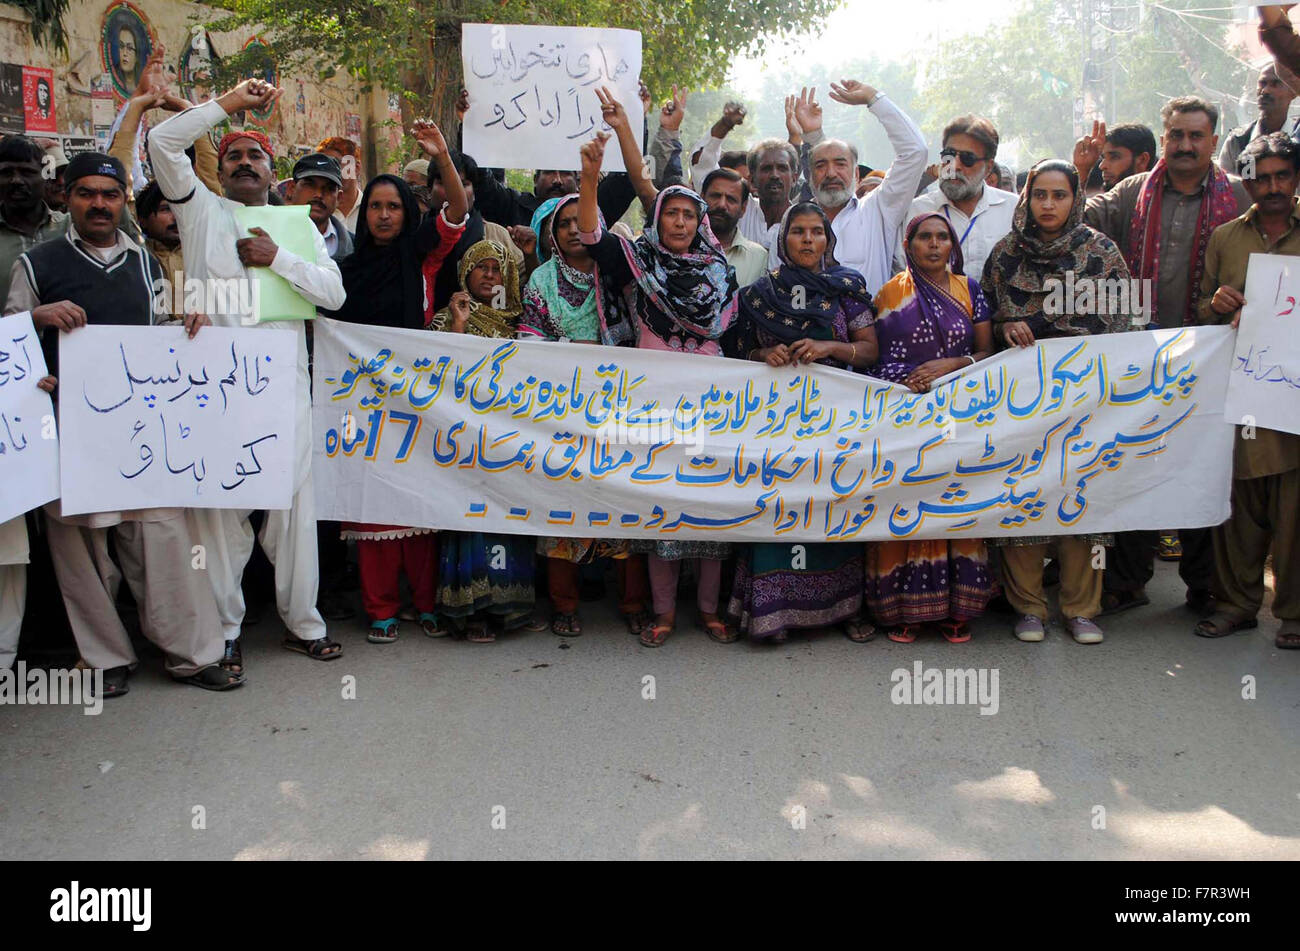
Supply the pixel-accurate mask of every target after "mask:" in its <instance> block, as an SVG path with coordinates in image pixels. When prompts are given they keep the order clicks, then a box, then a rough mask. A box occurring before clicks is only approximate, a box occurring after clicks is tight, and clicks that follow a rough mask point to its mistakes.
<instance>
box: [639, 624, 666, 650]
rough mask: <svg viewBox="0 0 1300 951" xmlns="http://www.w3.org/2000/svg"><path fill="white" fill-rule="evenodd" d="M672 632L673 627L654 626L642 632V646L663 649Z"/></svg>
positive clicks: (664, 625)
mask: <svg viewBox="0 0 1300 951" xmlns="http://www.w3.org/2000/svg"><path fill="white" fill-rule="evenodd" d="M672 632H673V629H672V627H671V626H669V625H667V624H652V625H650V626H649V627H647V628H646V629H645V630H644V631H642V632H641V637H640V640H641V644H642V645H643V646H645V647H662V646H663V643H664V641H666V640H668V635H669V634H671V633H672Z"/></svg>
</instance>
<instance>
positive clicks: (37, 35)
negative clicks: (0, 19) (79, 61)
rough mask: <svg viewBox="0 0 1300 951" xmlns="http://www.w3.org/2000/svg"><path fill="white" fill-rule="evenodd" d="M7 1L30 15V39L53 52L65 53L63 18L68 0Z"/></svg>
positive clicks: (66, 43)
mask: <svg viewBox="0 0 1300 951" xmlns="http://www.w3.org/2000/svg"><path fill="white" fill-rule="evenodd" d="M9 2H11V3H12V4H13V5H14V6H15V7H18V8H19V9H20V10H25V11H26V12H27V13H28V14H29V15H30V16H31V18H32V39H34V40H35V41H36V42H37V43H39V44H41V45H42V46H47V47H49V48H51V49H53V50H54V51H55V52H58V53H62V54H63V55H65V56H66V55H67V52H68V34H67V31H66V30H65V29H64V26H63V18H64V17H65V16H67V13H68V2H69V0H9Z"/></svg>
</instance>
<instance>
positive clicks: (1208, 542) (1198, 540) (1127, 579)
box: [1102, 528, 1214, 593]
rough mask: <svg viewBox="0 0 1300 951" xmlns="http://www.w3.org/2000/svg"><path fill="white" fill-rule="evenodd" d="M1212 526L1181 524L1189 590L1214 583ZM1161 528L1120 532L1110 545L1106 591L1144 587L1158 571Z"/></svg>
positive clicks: (1182, 571)
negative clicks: (1157, 559)
mask: <svg viewBox="0 0 1300 951" xmlns="http://www.w3.org/2000/svg"><path fill="white" fill-rule="evenodd" d="M1211 531H1212V530H1211V529H1208V528H1180V529H1179V530H1178V540H1179V541H1180V542H1181V543H1182V546H1183V556H1182V558H1180V559H1179V560H1178V574H1179V576H1180V577H1181V578H1182V579H1183V583H1184V584H1185V585H1187V589H1188V590H1189V591H1192V590H1201V591H1205V590H1208V589H1210V588H1211V587H1213V584H1214V540H1213V535H1212V534H1211ZM1159 541H1160V533H1159V532H1147V531H1143V532H1118V533H1116V535H1115V544H1114V545H1112V546H1111V547H1110V548H1108V549H1106V574H1105V576H1104V578H1103V579H1102V587H1103V589H1104V590H1106V591H1112V592H1115V593H1119V592H1134V591H1141V590H1142V589H1143V588H1145V587H1146V586H1147V583H1148V582H1149V581H1150V580H1151V578H1152V576H1154V575H1155V571H1156V548H1157V546H1158V544H1159Z"/></svg>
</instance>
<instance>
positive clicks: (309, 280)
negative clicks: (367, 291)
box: [271, 228, 347, 310]
mask: <svg viewBox="0 0 1300 951" xmlns="http://www.w3.org/2000/svg"><path fill="white" fill-rule="evenodd" d="M311 230H312V235H313V240H314V242H315V245H316V260H315V261H306V260H303V259H302V258H300V257H298V255H296V254H294V253H293V252H292V251H289V250H286V249H285V248H280V249H279V250H278V251H276V253H275V257H274V259H272V261H271V270H272V271H274V272H275V273H276V274H279V275H280V276H281V277H282V278H284V279H285V280H286V281H288V282H289V283H290V284H292V285H293V287H294V290H296V291H297V292H298V293H299V294H301V295H302V296H303V297H304V298H306V299H307V301H308V302H310V303H311V304H313V305H314V306H316V307H321V308H324V309H325V310H338V309H339V308H340V307H342V306H343V302H344V300H346V299H347V294H346V293H345V292H344V290H343V275H342V274H340V273H339V266H338V265H337V264H335V263H334V259H333V258H331V257H330V254H329V251H327V250H325V238H324V237H323V236H322V235H321V233H320V232H319V231H317V230H316V229H315V228H312V229H311Z"/></svg>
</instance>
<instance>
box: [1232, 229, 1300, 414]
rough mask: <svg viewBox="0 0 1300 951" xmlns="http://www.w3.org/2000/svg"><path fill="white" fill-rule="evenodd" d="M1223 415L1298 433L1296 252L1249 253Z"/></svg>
mask: <svg viewBox="0 0 1300 951" xmlns="http://www.w3.org/2000/svg"><path fill="white" fill-rule="evenodd" d="M1245 295H1246V306H1245V307H1243V308H1242V309H1241V323H1240V325H1239V327H1238V329H1237V349H1236V353H1234V354H1233V358H1232V369H1231V372H1230V373H1229V374H1228V399H1227V401H1226V402H1225V403H1224V406H1223V416H1224V419H1226V420H1228V422H1230V423H1236V424H1237V425H1252V426H1262V427H1263V428H1264V429H1276V430H1279V431H1280V432H1285V433H1300V257H1294V256H1292V255H1288V254H1252V255H1251V256H1250V263H1249V264H1248V265H1247V267H1246V290H1245Z"/></svg>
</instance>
